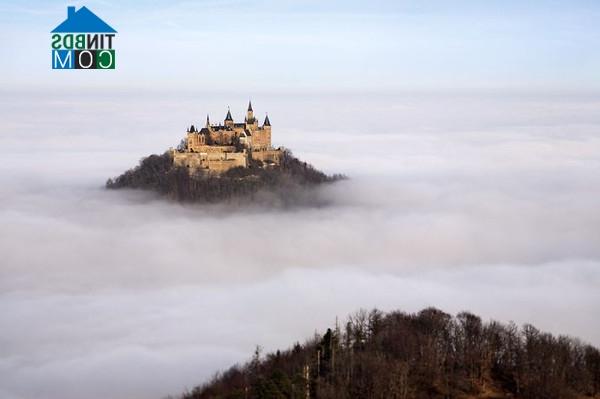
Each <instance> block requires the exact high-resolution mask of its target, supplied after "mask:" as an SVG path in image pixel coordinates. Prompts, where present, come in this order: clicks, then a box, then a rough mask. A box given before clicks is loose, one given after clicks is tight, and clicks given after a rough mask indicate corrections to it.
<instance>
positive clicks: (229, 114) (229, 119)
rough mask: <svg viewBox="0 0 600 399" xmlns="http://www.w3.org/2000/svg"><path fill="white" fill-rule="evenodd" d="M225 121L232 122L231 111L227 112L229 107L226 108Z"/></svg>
mask: <svg viewBox="0 0 600 399" xmlns="http://www.w3.org/2000/svg"><path fill="white" fill-rule="evenodd" d="M225 120H226V121H233V117H232V116H231V111H230V110H229V107H227V116H226V117H225Z"/></svg>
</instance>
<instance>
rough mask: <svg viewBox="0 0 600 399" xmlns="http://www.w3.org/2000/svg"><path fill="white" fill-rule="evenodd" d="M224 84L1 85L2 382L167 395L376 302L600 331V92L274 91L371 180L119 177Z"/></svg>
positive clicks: (289, 117)
mask: <svg viewBox="0 0 600 399" xmlns="http://www.w3.org/2000/svg"><path fill="white" fill-rule="evenodd" d="M82 98H83V100H82ZM216 98H217V99H213V100H212V101H210V104H209V101H208V100H206V99H202V98H200V96H197V97H196V96H194V95H189V97H186V98H180V99H175V98H172V97H170V94H168V93H163V94H161V95H160V96H159V95H147V96H145V97H144V98H141V97H140V98H136V97H135V96H131V97H130V98H128V97H127V96H120V95H119V96H114V97H111V96H110V95H108V94H107V95H106V97H105V98H103V97H100V98H88V97H86V96H85V95H80V96H79V97H78V96H76V95H75V94H70V95H66V94H65V95H60V96H50V95H48V94H44V93H37V94H36V95H33V94H32V95H25V94H22V95H20V96H17V97H14V96H8V95H4V96H3V97H2V98H0V101H2V102H3V104H10V107H2V108H0V116H1V117H2V118H1V119H2V120H3V124H2V126H0V148H2V149H3V153H2V157H3V166H2V169H1V170H0V183H1V188H0V236H1V237H2V239H1V240H0V254H1V266H0V331H1V332H0V342H1V343H2V345H0V348H1V349H0V387H1V388H0V396H2V397H7V398H25V397H26V398H66V399H69V398H80V397H86V398H91V399H93V398H102V397H107V396H110V397H113V398H138V397H139V398H142V397H144V398H147V397H156V398H159V397H161V396H164V395H166V394H168V393H177V392H180V391H181V390H183V389H184V388H185V387H189V388H191V387H192V386H193V385H194V384H197V383H200V382H202V381H203V380H204V379H205V378H207V377H208V376H210V375H211V374H212V373H213V372H215V371H216V370H218V369H219V368H222V367H225V366H228V365H230V364H232V363H235V362H239V361H243V360H245V359H246V358H247V356H249V354H250V353H251V352H252V350H253V347H254V345H256V344H259V345H262V346H264V347H266V348H267V349H274V348H277V347H285V346H287V345H288V344H290V343H292V342H293V341H295V340H303V339H304V338H307V337H309V336H310V335H311V334H312V332H313V331H314V329H315V328H325V327H326V326H328V325H331V324H332V323H333V322H334V319H335V316H336V315H337V316H339V317H341V318H343V317H344V316H345V315H346V314H347V313H348V312H351V311H353V310H356V309H357V308H359V307H367V308H368V307H373V306H378V307H380V308H383V309H394V308H402V309H405V310H418V309H419V308H421V307H423V306H429V305H433V306H438V307H440V308H442V309H444V310H447V311H450V312H456V311H459V310H463V309H469V310H472V311H475V312H478V313H480V314H481V315H482V316H483V317H485V318H495V319H500V320H503V321H508V320H510V319H513V320H515V321H516V322H518V323H523V322H532V323H534V324H536V325H538V326H539V327H540V328H543V329H546V330H550V331H552V332H555V333H566V334H571V335H576V336H580V337H582V338H583V339H585V340H587V341H590V342H592V343H594V344H596V345H600V335H599V334H598V331H600V322H598V321H596V318H595V315H596V314H598V312H599V311H600V294H599V293H598V290H597V287H598V286H599V285H600V269H599V267H600V260H599V259H600V249H599V248H598V246H597V242H598V241H599V239H600V217H599V216H598V214H597V212H596V208H597V206H596V199H597V198H598V197H599V194H600V183H599V181H600V180H599V179H598V176H599V175H600V173H599V172H600V155H598V154H600V136H598V134H597V132H598V127H599V126H600V117H599V116H598V115H597V112H595V110H596V109H598V108H597V107H598V105H600V104H599V103H600V100H599V99H598V98H597V97H595V96H592V95H589V94H588V95H575V94H569V95H567V94H564V95H558V94H554V95H550V94H548V93H546V94H544V95H531V94H529V95H524V94H523V93H521V94H518V93H517V94H514V93H513V94H510V93H509V94H503V95H499V94H498V93H492V94H485V93H479V94H477V93H453V94H449V93H404V94H394V95H392V94H385V95H384V94H381V95H368V94H365V95H349V96H346V97H344V98H342V97H339V96H333V95H324V94H313V95H308V94H304V95H298V96H295V97H293V98H292V97H286V96H276V95H270V96H269V95H264V96H262V98H257V99H256V100H254V101H253V103H254V104H255V109H256V108H262V107H265V108H268V110H269V111H270V116H271V115H273V118H272V120H273V122H274V140H276V141H277V142H278V143H284V144H286V145H287V146H289V147H291V148H292V149H293V150H294V152H295V153H296V155H298V156H299V157H301V158H303V159H307V160H309V161H311V162H313V163H314V164H315V165H316V166H318V167H322V168H324V169H326V170H327V171H330V172H344V173H347V174H349V175H351V176H352V177H353V178H352V179H350V180H349V181H345V182H341V183H339V184H336V185H333V186H329V187H325V188H323V189H321V190H318V191H317V192H314V193H312V194H311V195H313V196H316V197H317V198H318V199H319V201H318V203H320V204H323V205H321V206H311V207H305V208H294V209H281V208H279V207H273V206H271V204H268V205H264V204H263V205H261V204H258V205H256V204H255V205H251V206H244V205H240V204H236V205H216V206H191V205H189V206H181V205H179V204H173V203H167V202H164V201H161V200H159V199H157V198H155V197H153V196H152V195H150V194H147V193H137V192H128V191H118V192H114V191H111V192H107V191H105V190H103V189H102V184H103V182H104V180H105V179H106V178H107V177H109V176H111V175H115V174H117V173H119V172H121V171H122V170H123V169H125V168H127V167H130V166H132V164H133V163H135V162H136V161H137V159H139V157H140V156H142V155H145V154H147V153H149V152H158V151H160V150H162V149H164V148H165V147H167V146H168V145H175V144H176V143H177V141H178V140H179V138H180V137H179V136H181V135H182V134H183V130H184V127H185V123H186V121H187V120H189V119H192V122H196V123H197V120H200V119H201V117H202V115H197V114H198V109H203V107H204V108H206V109H207V110H209V111H211V112H213V113H215V114H216V113H217V112H218V109H215V110H213V109H211V107H214V104H215V103H220V102H223V103H227V102H229V101H230V97H228V95H223V94H221V95H218V96H216ZM75 99H79V101H75ZM167 104H168V105H167ZM332 104H335V106H332ZM165 106H168V109H169V110H170V111H169V112H159V111H160V109H161V108H164V107H165ZM240 108H241V107H240ZM68 110H70V111H71V112H67V111H68ZM59 114H61V115H65V117H64V118H59V117H57V115H59ZM239 114H240V115H241V113H239ZM236 117H239V115H236ZM215 119H217V118H215ZM182 121H184V123H182ZM275 121H277V122H275ZM182 124H183V126H179V125H182ZM82 126H85V128H82ZM98 126H101V127H98Z"/></svg>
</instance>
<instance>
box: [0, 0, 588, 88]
mask: <svg viewBox="0 0 600 399" xmlns="http://www.w3.org/2000/svg"><path fill="white" fill-rule="evenodd" d="M523 3H524V2H521V1H479V2H475V1H453V2H447V1H428V2H423V1H368V2H367V1H242V0H232V1H227V0H225V1H216V0H211V1H197V2H192V1H148V2H141V1H127V0H125V1H118V2H117V1H111V0H102V1H87V2H80V1H75V2H65V1H43V2H42V1H31V2H27V3H26V4H23V2H19V1H4V2H2V4H1V5H0V42H1V45H2V49H3V50H2V51H3V52H4V56H3V57H1V61H0V72H1V73H0V84H1V85H2V86H3V87H5V88H11V89H16V90H20V89H32V88H36V89H39V88H56V87H61V88H63V89H69V88H70V87H98V86H101V87H111V88H119V89H123V90H129V89H140V88H143V89H149V88H153V89H186V88H187V89H192V90H198V89H205V90H223V91H231V90H238V89H243V90H250V91H257V90H263V91H286V90H332V91H337V90H346V89H351V90H353V89H358V90H374V91H379V90H395V89H415V88H416V89H439V88H442V89H456V88H509V89H514V88H518V89H534V90H537V89H542V90H543V89H569V90H590V89H591V90H595V89H598V88H600V77H599V74H598V71H599V70H600V52H599V51H598V50H599V49H600V48H599V47H600V28H599V27H598V24H597V21H598V20H599V17H600V3H598V2H594V1H569V2H566V1H563V2H558V1H531V2H527V4H523ZM68 5H76V6H78V7H79V6H82V5H86V6H88V7H89V8H90V9H92V10H93V11H94V12H95V13H97V14H98V15H99V16H100V17H102V18H103V19H104V20H106V21H107V22H108V23H109V24H111V25H112V26H113V27H115V28H116V29H117V30H118V31H119V34H118V37H117V41H116V49H117V69H116V70H115V71H52V70H51V69H50V33H49V32H50V30H51V29H53V28H54V27H55V26H56V25H58V24H59V23H60V22H62V21H63V20H64V18H65V16H66V7H67V6H68Z"/></svg>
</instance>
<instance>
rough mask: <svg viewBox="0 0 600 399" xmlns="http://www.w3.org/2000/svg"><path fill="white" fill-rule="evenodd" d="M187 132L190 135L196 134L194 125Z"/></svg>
mask: <svg viewBox="0 0 600 399" xmlns="http://www.w3.org/2000/svg"><path fill="white" fill-rule="evenodd" d="M188 132H190V133H195V132H196V128H195V127H194V125H192V126H190V130H188Z"/></svg>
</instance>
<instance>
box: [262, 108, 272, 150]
mask: <svg viewBox="0 0 600 399" xmlns="http://www.w3.org/2000/svg"><path fill="white" fill-rule="evenodd" d="M262 130H263V132H264V133H263V144H264V146H265V147H266V148H270V147H271V121H270V120H269V115H268V114H267V115H266V116H265V121H264V122H263V125H262Z"/></svg>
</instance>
